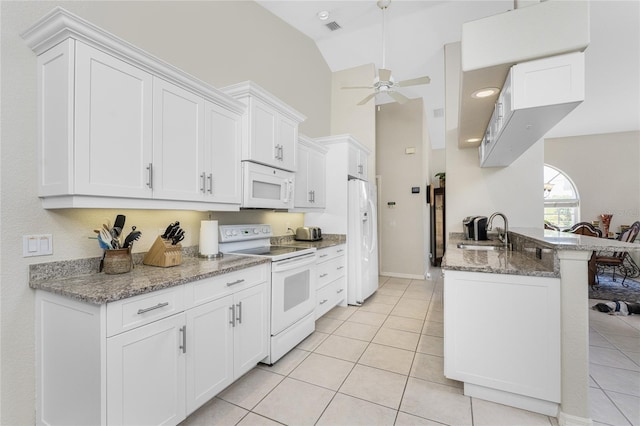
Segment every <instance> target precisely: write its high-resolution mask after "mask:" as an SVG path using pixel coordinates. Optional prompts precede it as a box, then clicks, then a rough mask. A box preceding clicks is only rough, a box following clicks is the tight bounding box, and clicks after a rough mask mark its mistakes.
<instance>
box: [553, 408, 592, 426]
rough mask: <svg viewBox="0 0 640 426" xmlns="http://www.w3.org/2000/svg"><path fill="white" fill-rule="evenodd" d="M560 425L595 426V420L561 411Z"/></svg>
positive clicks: (559, 416)
mask: <svg viewBox="0 0 640 426" xmlns="http://www.w3.org/2000/svg"><path fill="white" fill-rule="evenodd" d="M558 424H559V425H560V426H593V420H591V419H590V418H585V417H578V416H574V415H571V414H567V413H564V412H562V411H560V414H559V415H558Z"/></svg>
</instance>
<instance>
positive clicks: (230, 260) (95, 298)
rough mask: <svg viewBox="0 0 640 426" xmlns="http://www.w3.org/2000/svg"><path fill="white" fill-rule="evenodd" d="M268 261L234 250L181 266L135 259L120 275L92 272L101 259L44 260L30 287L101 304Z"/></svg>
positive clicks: (188, 258)
mask: <svg viewBox="0 0 640 426" xmlns="http://www.w3.org/2000/svg"><path fill="white" fill-rule="evenodd" d="M269 262H271V260H270V259H268V258H262V257H248V256H237V255H232V254H225V255H224V257H222V258H220V259H213V260H207V259H201V258H198V257H195V256H183V258H182V264H180V265H178V266H172V267H169V268H161V267H156V266H147V265H143V264H141V263H137V262H136V263H137V264H136V265H135V267H134V268H133V269H132V270H131V272H127V273H124V274H117V275H108V274H105V273H97V272H91V271H97V270H98V267H97V265H98V263H99V259H97V262H96V259H84V260H79V261H67V262H52V263H42V264H37V265H31V267H30V270H29V276H30V279H29V287H31V288H33V289H38V290H45V291H50V292H52V293H57V294H61V295H63V296H67V297H70V298H72V299H76V300H79V301H82V302H87V303H92V304H96V305H100V304H103V303H108V302H114V301H116V300H120V299H125V298H127V297H133V296H137V295H140V294H144V293H149V292H152V291H156V290H161V289H164V288H169V287H173V286H177V285H181V284H185V283H188V282H191V281H197V280H201V279H205V278H210V277H215V276H217V275H222V274H226V273H229V272H234V271H238V270H241V269H245V268H250V267H252V266H256V265H259V264H262V263H269Z"/></svg>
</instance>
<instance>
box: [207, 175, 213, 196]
mask: <svg viewBox="0 0 640 426" xmlns="http://www.w3.org/2000/svg"><path fill="white" fill-rule="evenodd" d="M207 180H208V181H209V189H208V190H207V191H208V192H209V194H213V173H209V176H207Z"/></svg>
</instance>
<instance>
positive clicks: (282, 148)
mask: <svg viewBox="0 0 640 426" xmlns="http://www.w3.org/2000/svg"><path fill="white" fill-rule="evenodd" d="M280 161H284V146H282V145H280Z"/></svg>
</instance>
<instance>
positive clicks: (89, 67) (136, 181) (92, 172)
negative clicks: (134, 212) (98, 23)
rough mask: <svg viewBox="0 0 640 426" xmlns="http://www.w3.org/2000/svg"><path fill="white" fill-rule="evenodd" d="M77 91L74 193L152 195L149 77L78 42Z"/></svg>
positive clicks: (122, 195)
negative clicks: (149, 178)
mask: <svg viewBox="0 0 640 426" xmlns="http://www.w3.org/2000/svg"><path fill="white" fill-rule="evenodd" d="M75 95H76V98H75V99H76V100H75V160H74V167H75V190H74V191H72V192H73V193H75V194H84V195H106V196H118V197H137V198H150V197H151V189H150V187H149V186H148V184H149V181H148V176H149V174H148V172H147V166H148V165H149V164H150V163H151V155H152V143H153V142H152V77H151V75H150V74H148V73H146V72H144V71H142V70H140V69H138V68H136V67H134V66H132V65H129V64H127V63H126V62H123V61H121V60H119V59H116V58H114V57H112V56H110V55H107V54H106V53H103V52H100V51H98V50H96V49H94V48H92V47H89V46H87V45H85V44H83V43H81V42H76V81H75ZM60 125H66V123H60Z"/></svg>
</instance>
